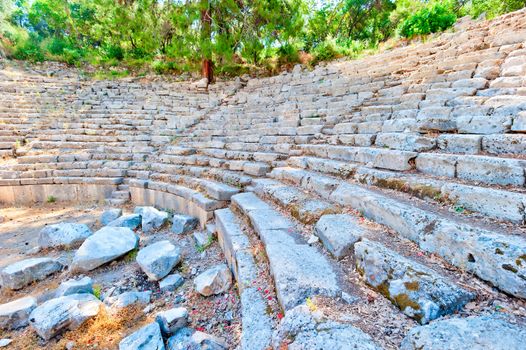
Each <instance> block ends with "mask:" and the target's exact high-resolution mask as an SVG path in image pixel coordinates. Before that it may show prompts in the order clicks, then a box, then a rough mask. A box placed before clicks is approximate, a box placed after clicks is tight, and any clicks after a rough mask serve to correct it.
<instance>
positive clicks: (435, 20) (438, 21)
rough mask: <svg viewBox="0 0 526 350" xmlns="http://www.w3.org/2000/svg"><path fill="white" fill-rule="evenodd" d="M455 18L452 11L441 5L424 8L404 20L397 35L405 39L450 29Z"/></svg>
mask: <svg viewBox="0 0 526 350" xmlns="http://www.w3.org/2000/svg"><path fill="white" fill-rule="evenodd" d="M456 20H457V16H456V15H455V13H454V12H453V10H452V9H451V8H450V7H449V6H447V5H445V4H441V3H436V4H433V5H432V6H431V7H425V8H423V9H421V10H420V11H418V12H416V13H415V14H413V15H412V16H410V17H408V18H407V19H405V20H404V21H403V22H402V23H401V24H400V27H399V33H400V35H401V36H403V37H405V38H411V37H413V36H415V35H425V34H430V33H436V32H439V31H443V30H445V29H447V28H449V27H451V26H452V25H453V24H454V23H455V21H456Z"/></svg>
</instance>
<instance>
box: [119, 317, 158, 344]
mask: <svg viewBox="0 0 526 350" xmlns="http://www.w3.org/2000/svg"><path fill="white" fill-rule="evenodd" d="M164 349H165V347H164V342H163V337H162V335H161V329H160V328H159V324H157V322H153V323H150V324H148V325H146V326H144V327H142V328H140V329H138V330H137V331H135V332H134V333H132V334H130V335H129V336H127V337H126V338H124V339H123V340H121V342H120V343H119V350H164Z"/></svg>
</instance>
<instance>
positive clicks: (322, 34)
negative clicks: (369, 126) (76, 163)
mask: <svg viewBox="0 0 526 350" xmlns="http://www.w3.org/2000/svg"><path fill="white" fill-rule="evenodd" d="M525 5H526V0H498V1H497V0H328V1H320V0H0V49H1V48H2V47H3V51H4V52H7V53H8V54H9V55H10V56H12V57H13V58H18V59H24V60H34V61H41V60H60V61H65V62H68V63H70V64H78V65H80V64H85V63H90V64H93V65H95V66H103V67H121V66H123V67H127V68H128V69H134V70H141V69H151V70H154V71H156V72H159V73H166V72H183V71H189V72H198V71H199V69H200V64H201V62H202V61H203V60H209V61H210V62H212V63H213V65H214V66H215V69H216V71H217V72H219V73H220V74H240V73H243V72H245V71H247V70H266V71H272V70H276V69H279V67H281V66H283V65H290V64H293V63H295V62H298V61H299V60H300V59H305V57H306V58H307V59H310V62H311V63H315V62H317V61H320V60H328V59H332V58H335V57H339V56H342V55H353V54H356V53H359V52H360V51H362V50H364V49H367V48H374V47H376V46H377V45H378V44H379V43H381V42H383V41H385V40H387V39H389V38H391V37H395V36H398V35H400V36H404V37H411V36H414V35H425V34H428V33H434V32H437V31H442V30H445V29H447V28H448V27H449V26H451V25H452V24H453V23H454V21H455V19H456V17H459V16H463V15H465V14H470V15H472V16H473V17H478V16H480V15H481V14H482V13H486V15H487V16H488V17H492V16H496V15H498V14H501V13H505V12H509V11H513V10H516V9H519V8H522V7H524V6H525ZM205 19H206V20H205Z"/></svg>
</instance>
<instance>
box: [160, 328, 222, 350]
mask: <svg viewBox="0 0 526 350" xmlns="http://www.w3.org/2000/svg"><path fill="white" fill-rule="evenodd" d="M166 347H167V350H202V349H207V350H226V349H227V348H228V346H227V344H226V342H225V341H224V340H223V339H221V338H218V337H215V336H213V335H210V334H207V333H203V332H200V331H196V330H193V329H191V328H181V329H179V330H178V331H177V332H176V333H175V334H174V335H173V336H172V337H170V338H169V339H168V341H167V343H166Z"/></svg>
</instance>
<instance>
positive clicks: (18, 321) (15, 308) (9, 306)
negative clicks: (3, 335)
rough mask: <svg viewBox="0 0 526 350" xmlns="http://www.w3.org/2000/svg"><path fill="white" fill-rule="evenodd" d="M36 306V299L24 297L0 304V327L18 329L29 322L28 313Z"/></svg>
mask: <svg viewBox="0 0 526 350" xmlns="http://www.w3.org/2000/svg"><path fill="white" fill-rule="evenodd" d="M36 307H37V300H36V299H35V298H33V297H24V298H20V299H17V300H14V301H11V302H9V303H6V304H2V305H0V329H18V328H22V327H25V326H27V325H28V324H29V314H30V313H31V311H33V310H34V309H35V308H36Z"/></svg>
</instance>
